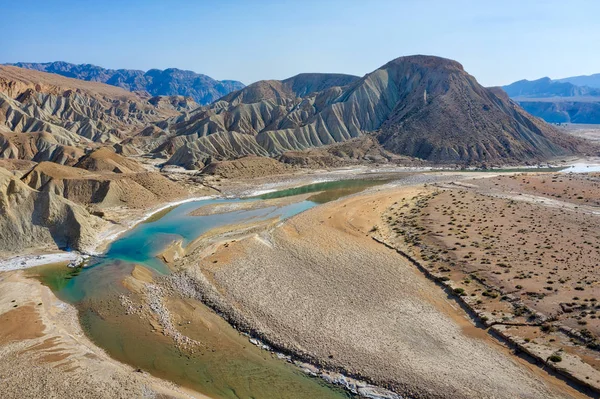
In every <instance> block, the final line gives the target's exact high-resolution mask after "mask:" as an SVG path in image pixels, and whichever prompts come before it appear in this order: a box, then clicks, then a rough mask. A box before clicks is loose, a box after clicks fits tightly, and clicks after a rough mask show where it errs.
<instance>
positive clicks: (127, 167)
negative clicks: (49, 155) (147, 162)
mask: <svg viewBox="0 0 600 399" xmlns="http://www.w3.org/2000/svg"><path fill="white" fill-rule="evenodd" d="M75 167H76V168H80V169H85V170H87V171H90V172H113V173H135V172H143V171H145V170H146V169H144V167H143V166H142V165H140V164H139V163H137V162H136V161H134V160H132V159H128V158H125V157H123V156H121V155H119V154H117V153H115V152H114V151H113V150H111V149H110V148H108V147H101V148H98V149H97V150H94V151H92V152H90V153H88V154H86V155H85V156H83V157H81V159H79V162H77V163H76V164H75Z"/></svg>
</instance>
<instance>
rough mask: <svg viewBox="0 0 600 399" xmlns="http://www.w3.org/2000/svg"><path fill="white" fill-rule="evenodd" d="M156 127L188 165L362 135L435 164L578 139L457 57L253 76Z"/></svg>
mask: <svg viewBox="0 0 600 399" xmlns="http://www.w3.org/2000/svg"><path fill="white" fill-rule="evenodd" d="M348 82H350V83H348ZM337 83H345V85H344V86H335V84H337ZM314 88H322V90H321V91H316V92H315V91H312V90H313V89H314ZM304 93H308V94H306V95H304V96H300V95H301V94H304ZM157 126H158V127H159V128H161V129H162V130H164V131H165V132H166V136H171V137H170V138H168V139H167V141H166V142H165V143H164V144H162V146H161V149H166V148H168V149H169V151H171V152H173V155H172V156H171V158H170V159H169V161H168V163H170V164H177V165H182V166H185V167H188V168H193V167H199V166H200V167H201V166H203V165H204V164H206V161H207V160H210V159H217V160H220V159H227V158H232V157H239V156H243V155H248V154H254V155H261V156H264V155H268V156H279V155H281V154H283V153H285V152H289V151H299V150H305V149H308V148H313V147H322V146H327V145H332V144H335V143H340V142H345V141H348V140H352V139H356V138H358V137H362V136H364V135H365V133H368V132H374V134H375V136H376V137H377V139H378V141H379V142H380V144H381V145H382V146H383V147H384V148H385V149H386V150H388V151H390V152H393V153H395V154H400V155H408V156H412V157H418V158H422V159H426V160H428V161H432V162H443V163H481V162H498V163H504V162H515V161H518V162H521V161H528V160H530V161H537V160H539V159H544V158H549V157H553V156H557V155H565V154H570V153H572V152H573V151H576V150H577V148H578V146H579V145H580V144H581V143H580V142H579V141H578V140H577V139H572V138H571V139H570V138H567V137H564V136H561V133H560V132H558V131H556V130H554V129H553V128H552V127H551V126H549V125H547V124H545V123H544V122H543V121H541V120H538V119H536V118H534V117H531V116H530V115H529V114H527V113H526V112H524V111H523V110H522V109H521V108H520V107H519V106H518V105H517V104H516V103H514V102H512V101H511V100H510V99H509V98H508V97H507V96H506V95H505V94H504V93H503V92H502V91H501V90H495V89H486V88H484V87H482V86H481V85H479V84H478V83H477V81H476V80H475V78H473V77H472V76H470V75H469V74H467V73H466V72H465V71H464V69H463V67H462V65H460V64H459V63H458V62H455V61H452V60H447V59H443V58H438V57H430V56H411V57H401V58H398V59H396V60H393V61H391V62H389V63H387V64H386V65H384V66H382V67H381V68H379V69H377V70H375V71H374V72H372V73H370V74H367V75H366V76H364V77H363V78H360V79H353V78H340V77H339V76H337V75H334V76H332V77H328V76H324V75H323V76H319V77H318V78H315V77H314V76H313V75H308V76H305V75H299V76H298V77H294V78H291V79H287V80H284V81H261V82H257V83H255V84H252V85H250V86H248V87H246V88H244V89H242V90H240V91H237V92H234V93H230V94H229V95H227V96H225V97H223V98H222V99H221V100H220V101H217V102H216V103H214V104H212V105H210V106H208V107H203V108H200V109H198V110H195V111H193V112H191V113H186V114H184V115H182V116H179V117H174V118H171V119H168V120H165V121H163V122H160V123H157Z"/></svg>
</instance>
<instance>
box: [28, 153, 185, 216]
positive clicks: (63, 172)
mask: <svg viewBox="0 0 600 399" xmlns="http://www.w3.org/2000/svg"><path fill="white" fill-rule="evenodd" d="M114 155H116V154H114ZM88 159H89V158H88ZM127 161H129V162H133V161H130V160H127ZM106 165H109V166H114V165H117V169H116V170H115V171H108V170H102V168H96V169H95V171H94V172H90V171H88V170H85V169H82V168H80V167H70V166H64V165H58V164H55V163H51V162H42V163H39V164H38V165H36V166H35V167H34V168H33V169H32V170H31V171H30V172H28V173H27V174H25V175H24V176H23V178H22V181H23V182H24V183H25V184H27V185H28V186H29V187H31V188H33V189H35V190H38V191H40V192H48V193H53V194H55V195H59V196H61V197H63V198H66V199H68V200H70V201H73V202H74V203H77V204H80V205H84V206H86V207H87V208H88V209H90V210H106V209H108V208H112V207H127V208H140V209H143V208H147V207H149V206H152V205H156V204H159V203H163V202H168V201H173V200H175V199H180V198H183V197H186V196H187V195H189V193H188V191H187V190H186V189H185V188H183V187H181V186H179V185H178V184H177V183H174V182H172V181H170V180H169V179H167V178H166V177H164V176H162V175H161V174H159V173H157V172H149V171H144V170H143V168H135V167H133V166H132V165H131V164H128V166H129V168H125V167H124V166H123V165H121V164H119V163H115V162H114V160H111V159H109V160H108V162H107V163H106Z"/></svg>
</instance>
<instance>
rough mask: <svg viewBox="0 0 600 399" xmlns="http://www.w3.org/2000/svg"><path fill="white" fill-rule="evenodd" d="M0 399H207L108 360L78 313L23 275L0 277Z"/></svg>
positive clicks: (19, 273)
mask: <svg viewBox="0 0 600 399" xmlns="http://www.w3.org/2000/svg"><path fill="white" fill-rule="evenodd" d="M0 357H1V358H2V362H0V392H1V396H2V397H3V398H7V399H10V398H15V399H17V398H34V397H55V398H63V397H70V398H86V399H87V398H107V397H110V398H124V399H125V398H131V397H138V398H142V397H172V398H181V399H190V398H197V399H207V397H206V396H203V395H201V394H199V393H196V392H193V391H190V390H186V389H183V388H181V387H177V386H176V385H174V384H172V383H170V382H167V381H164V380H160V379H158V378H155V377H152V376H151V375H149V374H147V373H145V372H137V371H136V370H135V369H134V368H132V367H129V366H126V365H124V364H122V363H119V362H118V361H116V360H113V359H112V358H110V357H109V356H108V355H107V354H106V353H105V352H104V351H103V350H102V349H100V348H98V347H97V346H96V345H95V344H94V343H92V342H91V341H90V340H89V339H88V338H87V337H86V335H85V334H84V332H83V330H82V329H81V327H80V325H79V320H78V317H77V310H76V309H75V308H74V307H72V306H71V305H69V304H67V303H64V302H62V301H60V300H58V299H57V298H56V296H55V295H54V294H53V293H52V291H51V290H50V289H49V288H47V287H45V286H43V285H42V284H41V283H40V282H38V281H37V280H35V279H32V278H30V277H27V276H26V275H25V274H24V272H23V271H12V272H6V273H2V274H0Z"/></svg>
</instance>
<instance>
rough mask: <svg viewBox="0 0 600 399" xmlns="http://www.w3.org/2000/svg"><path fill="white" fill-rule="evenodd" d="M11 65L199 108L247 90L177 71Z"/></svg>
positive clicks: (63, 64) (237, 84)
mask: <svg viewBox="0 0 600 399" xmlns="http://www.w3.org/2000/svg"><path fill="white" fill-rule="evenodd" d="M11 65H14V66H18V67H20V68H26V69H33V70H37V71H42V72H50V73H55V74H58V75H62V76H66V77H69V78H76V79H81V80H88V81H93V82H101V83H106V84H109V85H112V86H118V87H122V88H124V89H126V90H130V91H146V92H148V93H150V94H151V95H153V96H172V95H178V96H185V97H191V98H193V99H194V101H196V102H197V103H199V104H209V103H211V102H213V101H215V100H217V99H218V98H220V97H222V96H224V95H226V94H228V93H230V92H232V91H234V90H239V89H241V88H243V87H244V85H243V84H242V83H241V82H238V81H235V80H223V81H218V80H215V79H213V78H211V77H209V76H206V75H202V74H198V73H195V72H192V71H183V70H180V69H176V68H169V69H165V70H160V69H151V70H149V71H147V72H144V71H140V70H134V69H117V70H114V69H105V68H102V67H99V66H96V65H91V64H79V65H76V64H70V63H68V62H63V61H56V62H47V63H29V62H18V63H15V64H11Z"/></svg>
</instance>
